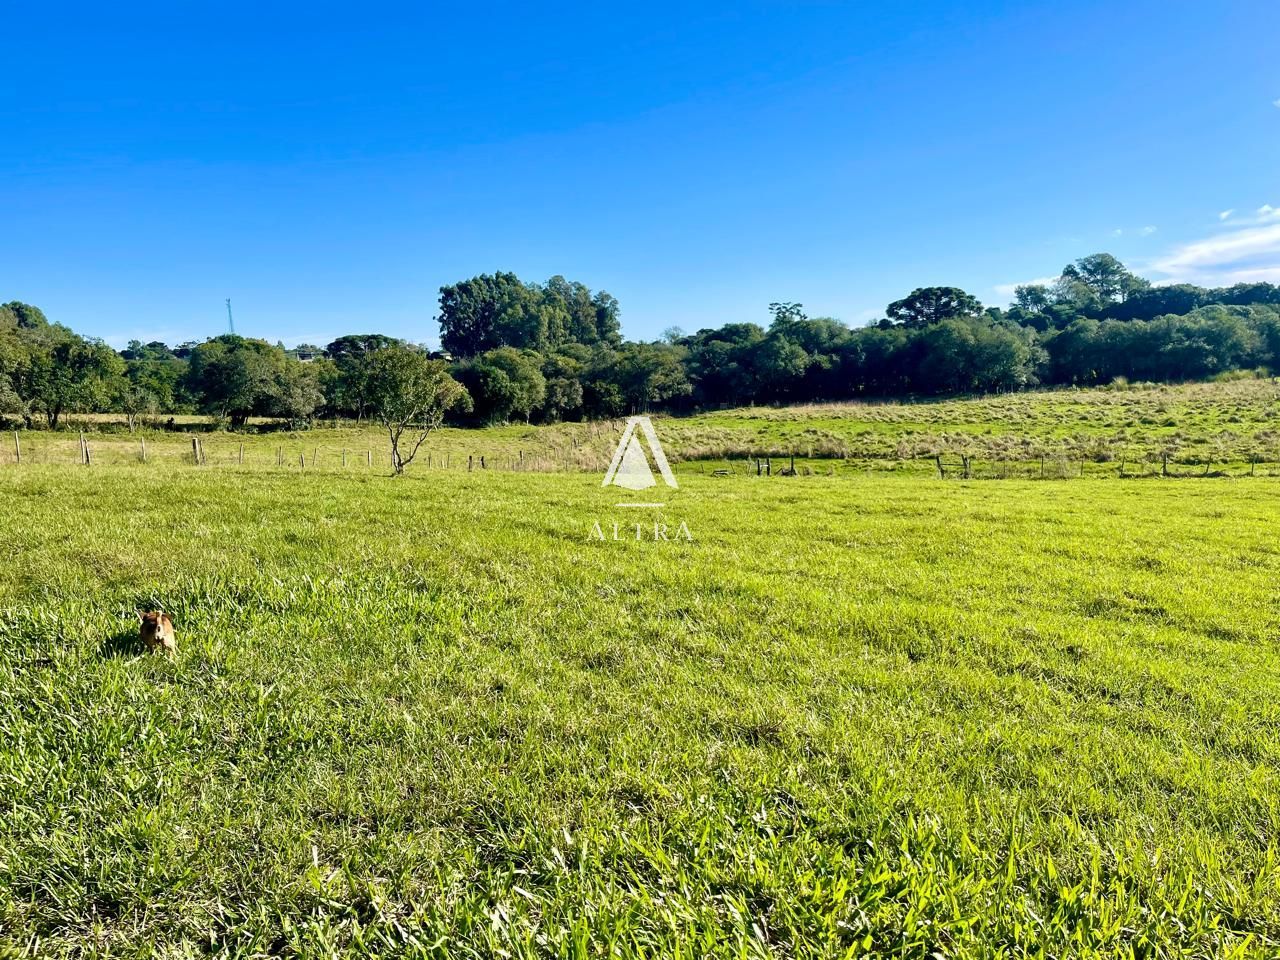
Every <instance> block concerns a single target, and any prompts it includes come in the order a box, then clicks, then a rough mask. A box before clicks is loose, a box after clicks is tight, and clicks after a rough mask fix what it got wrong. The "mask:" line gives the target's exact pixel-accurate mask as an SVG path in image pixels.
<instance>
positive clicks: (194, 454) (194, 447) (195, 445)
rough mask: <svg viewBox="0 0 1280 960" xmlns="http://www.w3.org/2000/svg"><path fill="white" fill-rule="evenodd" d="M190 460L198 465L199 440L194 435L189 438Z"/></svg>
mask: <svg viewBox="0 0 1280 960" xmlns="http://www.w3.org/2000/svg"><path fill="white" fill-rule="evenodd" d="M191 462H192V463H193V464H195V465H196V466H197V467H198V466H200V441H199V440H197V439H196V438H195V437H194V436H192V438H191Z"/></svg>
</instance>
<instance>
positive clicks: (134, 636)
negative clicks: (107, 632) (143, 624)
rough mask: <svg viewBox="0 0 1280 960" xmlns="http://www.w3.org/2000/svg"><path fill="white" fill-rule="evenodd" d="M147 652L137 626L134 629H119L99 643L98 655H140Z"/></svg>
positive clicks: (119, 657) (111, 656)
mask: <svg viewBox="0 0 1280 960" xmlns="http://www.w3.org/2000/svg"><path fill="white" fill-rule="evenodd" d="M146 652H147V651H146V648H145V647H143V645H142V638H141V637H139V636H138V630H137V628H136V627H135V628H134V629H132V630H118V631H116V632H115V633H114V634H112V635H111V636H109V637H107V638H105V639H104V640H103V641H102V643H100V644H99V645H98V656H100V657H102V658H103V659H112V660H118V659H124V658H131V657H138V656H141V655H142V654H144V653H146Z"/></svg>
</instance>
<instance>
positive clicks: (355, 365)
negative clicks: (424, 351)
mask: <svg viewBox="0 0 1280 960" xmlns="http://www.w3.org/2000/svg"><path fill="white" fill-rule="evenodd" d="M400 342H401V341H399V340H397V339H396V338H395V337H388V336H384V335H383V334H380V333H354V334H348V335H347V336H343V337H339V338H338V339H336V340H334V341H333V342H331V343H330V344H329V345H328V346H327V347H325V348H324V354H325V356H326V357H327V358H328V359H329V361H330V362H332V363H333V365H334V368H335V375H334V376H332V377H327V378H326V377H324V375H323V374H324V373H327V371H322V377H321V379H322V380H326V381H327V387H328V389H327V390H326V391H325V400H326V402H327V403H328V405H329V409H330V410H331V411H333V412H334V413H341V414H345V415H347V416H351V417H355V418H356V420H357V421H359V420H363V419H364V417H365V414H366V412H367V411H368V407H369V399H368V380H367V376H366V374H367V364H366V363H365V361H366V359H367V358H368V356H369V354H371V353H373V352H374V351H375V350H384V349H386V348H387V347H391V346H395V345H396V344H398V343H400Z"/></svg>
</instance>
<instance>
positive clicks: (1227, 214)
mask: <svg viewBox="0 0 1280 960" xmlns="http://www.w3.org/2000/svg"><path fill="white" fill-rule="evenodd" d="M1235 212H1236V210H1235V207H1232V208H1231V209H1230V210H1223V211H1222V212H1221V213H1220V214H1218V219H1219V220H1223V221H1226V220H1229V219H1230V218H1231V215H1232V214H1233V213H1235Z"/></svg>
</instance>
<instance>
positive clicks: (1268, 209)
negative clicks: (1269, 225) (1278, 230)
mask: <svg viewBox="0 0 1280 960" xmlns="http://www.w3.org/2000/svg"><path fill="white" fill-rule="evenodd" d="M1257 214H1258V219H1259V220H1274V219H1276V218H1277V217H1280V210H1277V209H1276V208H1275V207H1273V206H1272V205H1271V204H1269V203H1264V204H1263V205H1262V206H1260V207H1259V208H1258V210H1257Z"/></svg>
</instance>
